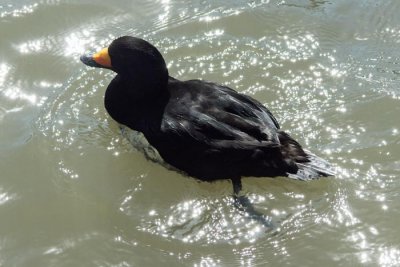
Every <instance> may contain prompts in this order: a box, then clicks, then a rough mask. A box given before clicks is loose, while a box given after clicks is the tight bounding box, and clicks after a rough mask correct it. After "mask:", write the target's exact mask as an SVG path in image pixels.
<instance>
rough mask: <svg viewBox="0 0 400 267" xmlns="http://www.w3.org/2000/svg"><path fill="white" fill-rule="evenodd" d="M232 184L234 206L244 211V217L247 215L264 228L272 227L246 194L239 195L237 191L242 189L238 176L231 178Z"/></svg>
mask: <svg viewBox="0 0 400 267" xmlns="http://www.w3.org/2000/svg"><path fill="white" fill-rule="evenodd" d="M231 180H232V185H233V203H234V205H235V207H236V208H237V209H238V210H240V211H242V212H245V213H246V214H245V215H246V217H249V218H250V219H252V220H255V221H258V222H259V223H261V224H262V225H264V226H265V227H266V228H273V224H272V222H271V221H270V220H269V219H268V218H265V216H264V214H262V213H261V212H258V211H256V210H255V208H254V206H253V204H252V203H251V201H250V199H249V198H248V197H247V196H244V195H243V196H240V195H239V193H240V191H241V190H242V180H241V179H240V178H232V179H231Z"/></svg>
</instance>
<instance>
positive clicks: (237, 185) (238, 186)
mask: <svg viewBox="0 0 400 267" xmlns="http://www.w3.org/2000/svg"><path fill="white" fill-rule="evenodd" d="M231 180H232V185H233V195H234V196H235V197H237V196H239V192H240V191H241V190H242V179H240V177H239V178H232V179H231Z"/></svg>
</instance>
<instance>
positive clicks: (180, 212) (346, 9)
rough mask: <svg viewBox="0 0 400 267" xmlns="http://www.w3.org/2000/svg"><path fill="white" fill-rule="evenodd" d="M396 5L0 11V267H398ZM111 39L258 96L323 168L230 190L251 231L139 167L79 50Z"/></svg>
mask: <svg viewBox="0 0 400 267" xmlns="http://www.w3.org/2000/svg"><path fill="white" fill-rule="evenodd" d="M399 13H400V2H399V1H397V0H391V1H390V0H387V1H376V0H352V1H349V0H337V1H323V0H321V1H311V0H309V1H307V0H287V1H284V0H279V1H278V0H270V1H269V0H256V1H241V0H237V1H179V0H158V1H144V0H140V1H125V0H118V1H105V0H96V1H89V0H84V1H78V0H67V1H59V0H38V1H33V0H31V1H29V0H25V1H23V0H22V1H21V0H16V1H2V2H0V36H1V38H0V266H399V265H400V234H399V231H398V229H399V226H398V225H399V223H398V221H399V220H400V212H399V210H400V202H399V196H400V195H399V192H400V181H399V178H400V177H399V176H400V175H399V174H400V137H399V131H400V119H399V115H400V89H399V88H400V49H399V47H400V46H399V45H400V16H399ZM120 35H135V36H139V37H142V38H145V39H147V40H149V41H151V42H152V43H153V44H155V45H156V46H157V47H159V49H160V51H161V52H162V53H163V55H164V56H165V58H166V61H167V62H168V66H169V69H170V74H171V75H172V76H174V77H176V78H179V79H190V78H202V79H206V80H212V81H217V82H220V83H223V84H226V85H228V86H231V87H233V88H236V89H237V90H240V91H242V92H245V93H247V94H249V95H252V96H253V97H255V98H257V99H258V100H260V101H261V102H263V103H265V104H266V105H267V106H269V107H270V109H271V110H272V111H273V113H274V114H275V115H276V117H277V118H278V120H279V121H280V122H281V125H282V127H283V128H284V129H285V130H287V131H288V132H290V134H291V135H292V136H294V137H295V138H296V139H297V140H299V141H300V143H302V144H304V145H305V146H306V147H308V148H309V149H310V150H312V151H314V152H315V153H317V154H319V155H321V156H323V157H325V158H327V159H329V160H330V161H331V162H332V163H333V164H335V166H337V169H338V175H337V177H335V178H331V179H322V180H318V181H315V182H314V181H313V182H307V183H305V182H297V181H292V180H288V179H283V178H282V179H267V178H266V179H254V178H248V179H246V180H244V183H243V186H244V191H245V193H246V194H247V195H248V196H249V197H250V199H251V200H252V202H253V203H254V206H255V207H256V209H257V210H258V211H260V212H262V213H263V214H265V215H266V216H267V218H268V219H269V220H271V222H272V223H273V224H274V225H275V227H274V228H273V229H266V228H264V227H263V226H262V225H260V224H259V223H257V222H256V221H252V220H250V219H248V218H246V217H245V216H244V215H243V214H240V213H239V212H238V210H236V209H235V208H234V207H233V205H232V198H231V194H232V188H231V184H230V183H229V182H224V181H223V182H216V183H212V184H209V183H202V182H198V181H196V180H194V179H190V178H187V177H184V176H182V175H180V174H178V173H175V172H173V171H170V170H167V169H165V168H164V167H162V166H160V165H159V164H156V163H153V162H150V161H147V160H146V159H145V157H144V156H143V154H142V153H140V152H138V151H136V150H135V149H133V148H132V146H131V144H130V143H129V142H128V141H126V139H125V138H123V136H122V135H121V132H120V130H119V127H118V125H117V124H116V123H115V122H114V121H112V119H110V117H109V116H108V115H107V114H106V112H105V109H104V107H103V94H104V89H105V87H106V86H107V84H108V82H109V81H110V80H111V79H112V77H113V75H114V74H113V73H111V72H109V71H107V70H98V69H89V68H86V67H85V66H84V65H83V64H81V63H80V62H79V55H81V54H82V53H83V52H85V51H88V50H90V49H93V50H95V49H98V48H100V47H103V46H106V45H107V44H109V43H110V41H111V40H112V39H114V38H115V37H117V36H120Z"/></svg>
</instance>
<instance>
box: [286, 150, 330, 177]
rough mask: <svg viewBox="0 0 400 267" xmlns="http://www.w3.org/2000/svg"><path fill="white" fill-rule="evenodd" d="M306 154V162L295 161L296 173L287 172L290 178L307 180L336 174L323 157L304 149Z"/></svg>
mask: <svg viewBox="0 0 400 267" xmlns="http://www.w3.org/2000/svg"><path fill="white" fill-rule="evenodd" d="M304 152H306V154H307V159H308V161H307V162H296V165H297V167H298V170H297V172H296V173H288V177H289V178H291V179H296V180H302V181H308V180H314V179H318V178H321V177H328V176H334V175H335V174H336V172H335V169H334V167H333V166H332V165H331V164H330V163H329V162H328V161H326V160H324V159H323V158H320V157H318V156H316V155H314V154H313V153H311V152H309V151H307V150H304Z"/></svg>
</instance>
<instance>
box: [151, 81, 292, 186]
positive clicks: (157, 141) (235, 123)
mask: <svg viewBox="0 0 400 267" xmlns="http://www.w3.org/2000/svg"><path fill="white" fill-rule="evenodd" d="M169 91H170V100H169V103H168V104H167V106H166V107H165V110H164V117H163V120H162V124H161V131H160V135H159V136H157V138H152V136H151V135H150V136H146V137H147V138H148V140H149V141H150V143H153V145H154V146H155V147H156V148H157V150H158V151H159V152H160V155H161V156H162V157H163V158H164V159H165V160H166V161H167V162H169V163H170V164H172V165H174V166H175V167H177V168H179V169H182V170H184V171H186V172H187V173H188V174H189V175H192V176H197V177H200V178H202V179H204V180H212V179H220V178H231V177H226V176H229V175H236V176H278V175H286V173H287V172H288V171H295V170H297V166H296V165H295V163H294V162H292V161H291V160H290V159H284V158H283V156H282V153H281V143H280V140H279V124H278V123H277V121H276V119H275V118H274V117H273V115H272V114H271V112H269V110H268V109H267V108H266V107H264V106H263V105H262V104H261V103H259V102H258V101H256V100H254V99H252V98H250V97H248V96H245V95H242V94H239V93H237V92H236V91H234V90H232V89H230V88H228V87H224V86H220V85H217V84H214V83H207V82H203V81H198V80H192V81H186V82H173V83H170V85H169ZM152 140H154V141H152ZM220 176H225V177H220Z"/></svg>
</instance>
